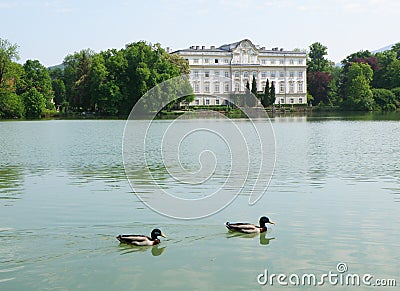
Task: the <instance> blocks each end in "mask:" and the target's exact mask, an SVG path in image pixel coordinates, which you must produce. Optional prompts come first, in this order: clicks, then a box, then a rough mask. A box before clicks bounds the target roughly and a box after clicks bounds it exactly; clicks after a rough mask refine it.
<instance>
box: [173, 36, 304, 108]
mask: <svg viewBox="0 0 400 291" xmlns="http://www.w3.org/2000/svg"><path fill="white" fill-rule="evenodd" d="M172 53H173V54H178V55H180V56H182V57H183V58H185V59H186V60H187V61H188V62H189V66H190V82H191V85H192V87H193V90H194V93H195V96H196V97H195V99H194V101H193V102H191V103H190V105H192V106H194V105H223V104H224V103H225V102H226V101H225V100H224V94H225V95H227V94H232V93H244V90H245V87H246V84H247V82H249V84H250V86H251V84H252V80H253V78H255V79H256V82H257V91H258V92H260V93H261V92H264V89H265V84H266V81H267V79H268V80H269V83H270V84H271V83H272V82H273V83H274V86H275V93H276V100H275V104H306V103H307V97H306V53H305V52H301V51H285V50H284V49H278V48H272V49H270V50H268V49H266V48H265V47H259V46H256V45H254V44H253V43H252V42H251V41H250V40H248V39H245V40H242V41H239V42H235V43H231V44H225V45H222V46H220V47H218V48H216V47H215V46H211V47H209V48H206V47H205V46H191V47H190V48H188V49H183V50H178V51H175V52H172Z"/></svg>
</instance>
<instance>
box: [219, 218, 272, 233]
mask: <svg viewBox="0 0 400 291" xmlns="http://www.w3.org/2000/svg"><path fill="white" fill-rule="evenodd" d="M267 223H269V224H275V222H272V221H271V220H269V218H268V217H266V216H263V217H261V218H260V225H259V226H258V225H255V224H251V223H244V222H239V223H230V222H227V223H225V226H226V228H228V229H229V230H232V231H238V232H243V233H262V232H265V231H267V226H266V224H267Z"/></svg>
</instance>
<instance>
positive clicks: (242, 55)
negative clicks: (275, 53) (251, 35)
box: [232, 39, 259, 64]
mask: <svg viewBox="0 0 400 291" xmlns="http://www.w3.org/2000/svg"><path fill="white" fill-rule="evenodd" d="M232 52H233V63H236V64H255V63H257V60H258V54H259V51H258V49H257V48H256V47H255V46H254V45H253V43H252V42H251V41H250V40H248V39H244V40H242V41H240V42H238V43H237V46H236V48H234V49H233V50H232Z"/></svg>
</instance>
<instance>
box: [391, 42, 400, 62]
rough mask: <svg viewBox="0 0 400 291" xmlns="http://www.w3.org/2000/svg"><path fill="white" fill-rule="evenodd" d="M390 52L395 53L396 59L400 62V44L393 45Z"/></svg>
mask: <svg viewBox="0 0 400 291" xmlns="http://www.w3.org/2000/svg"><path fill="white" fill-rule="evenodd" d="M390 50H391V51H392V52H395V53H396V58H397V59H398V60H400V42H398V43H396V44H395V45H393V46H392V47H391V49H390Z"/></svg>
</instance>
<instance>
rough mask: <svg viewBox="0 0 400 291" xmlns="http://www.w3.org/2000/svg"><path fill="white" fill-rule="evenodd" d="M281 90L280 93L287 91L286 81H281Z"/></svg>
mask: <svg viewBox="0 0 400 291" xmlns="http://www.w3.org/2000/svg"><path fill="white" fill-rule="evenodd" d="M279 92H280V93H285V82H280V83H279Z"/></svg>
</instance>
